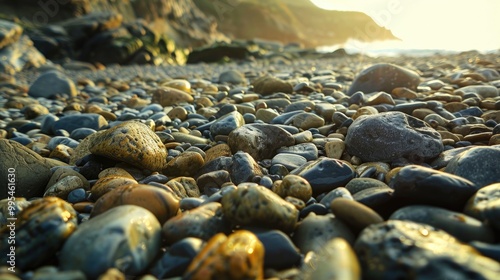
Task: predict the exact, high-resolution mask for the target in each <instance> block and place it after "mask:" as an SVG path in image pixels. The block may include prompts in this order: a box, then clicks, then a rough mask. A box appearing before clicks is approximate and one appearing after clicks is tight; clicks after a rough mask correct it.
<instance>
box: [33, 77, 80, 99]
mask: <svg viewBox="0 0 500 280" xmlns="http://www.w3.org/2000/svg"><path fill="white" fill-rule="evenodd" d="M28 95H29V96H31V97H45V98H51V97H53V96H55V95H62V96H67V97H75V96H76V95H77V89H76V86H75V84H74V83H73V81H72V80H71V79H70V78H68V77H67V76H66V75H64V74H63V73H61V72H59V71H47V72H44V73H43V74H41V75H40V76H38V78H37V79H36V80H35V81H34V82H33V84H31V86H30V88H29V91H28Z"/></svg>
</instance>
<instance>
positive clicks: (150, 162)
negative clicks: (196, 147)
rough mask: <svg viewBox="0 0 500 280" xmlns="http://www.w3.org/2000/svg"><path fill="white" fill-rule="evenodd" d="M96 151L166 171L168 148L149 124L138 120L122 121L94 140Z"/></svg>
mask: <svg viewBox="0 0 500 280" xmlns="http://www.w3.org/2000/svg"><path fill="white" fill-rule="evenodd" d="M89 146H90V147H89V150H90V152H92V154H95V155H100V156H105V157H108V158H111V159H114V160H119V161H124V162H126V163H129V164H132V165H134V166H137V167H140V168H147V169H149V170H151V171H159V170H162V169H163V167H164V166H165V163H166V162H165V161H166V158H167V151H166V149H165V146H164V145H163V143H162V142H161V140H160V138H159V137H158V135H156V134H155V133H154V132H153V131H152V130H151V129H150V128H149V127H148V126H146V125H145V124H142V123H140V122H137V121H129V122H124V123H121V124H119V125H117V126H114V127H112V128H109V129H107V130H106V131H105V132H103V133H100V134H98V135H96V136H95V137H93V138H92V139H91V142H90V143H89Z"/></svg>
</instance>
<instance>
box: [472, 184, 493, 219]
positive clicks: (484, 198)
mask: <svg viewBox="0 0 500 280" xmlns="http://www.w3.org/2000/svg"><path fill="white" fill-rule="evenodd" d="M497 200H500V183H495V184H491V185H488V186H486V187H482V188H481V189H479V190H478V191H477V192H476V193H475V194H474V195H473V196H472V197H471V198H470V199H469V200H468V201H467V204H466V205H465V207H464V213H465V214H466V215H469V216H471V217H474V218H476V219H478V220H481V221H484V220H485V217H484V211H485V209H486V207H487V206H488V205H489V204H491V203H493V202H495V201H497Z"/></svg>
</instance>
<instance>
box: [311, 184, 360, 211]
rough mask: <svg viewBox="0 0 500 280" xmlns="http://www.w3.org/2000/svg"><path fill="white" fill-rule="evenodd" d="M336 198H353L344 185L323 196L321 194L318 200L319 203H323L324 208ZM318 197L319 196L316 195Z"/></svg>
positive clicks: (328, 206)
mask: <svg viewBox="0 0 500 280" xmlns="http://www.w3.org/2000/svg"><path fill="white" fill-rule="evenodd" d="M337 198H344V199H348V200H354V198H353V197H352V195H351V193H350V192H349V191H348V190H347V189H346V188H344V187H338V188H336V189H334V190H332V191H330V192H328V193H327V194H325V195H324V196H322V198H321V200H320V201H319V203H320V204H323V205H324V206H325V207H326V208H330V204H331V203H332V201H334V200H335V199H337ZM318 199H319V197H318Z"/></svg>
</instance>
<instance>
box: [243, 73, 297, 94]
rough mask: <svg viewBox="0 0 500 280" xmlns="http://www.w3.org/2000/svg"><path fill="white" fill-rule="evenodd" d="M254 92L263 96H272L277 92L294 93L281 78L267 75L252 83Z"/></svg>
mask: <svg viewBox="0 0 500 280" xmlns="http://www.w3.org/2000/svg"><path fill="white" fill-rule="evenodd" d="M252 85H253V86H254V91H255V92H256V93H260V94H262V95H270V94H273V93H277V92H283V93H292V92H293V87H292V85H291V84H290V83H287V82H285V81H283V80H281V79H279V78H276V77H273V76H270V75H267V76H262V77H260V78H258V79H256V80H255V81H253V82H252Z"/></svg>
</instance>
